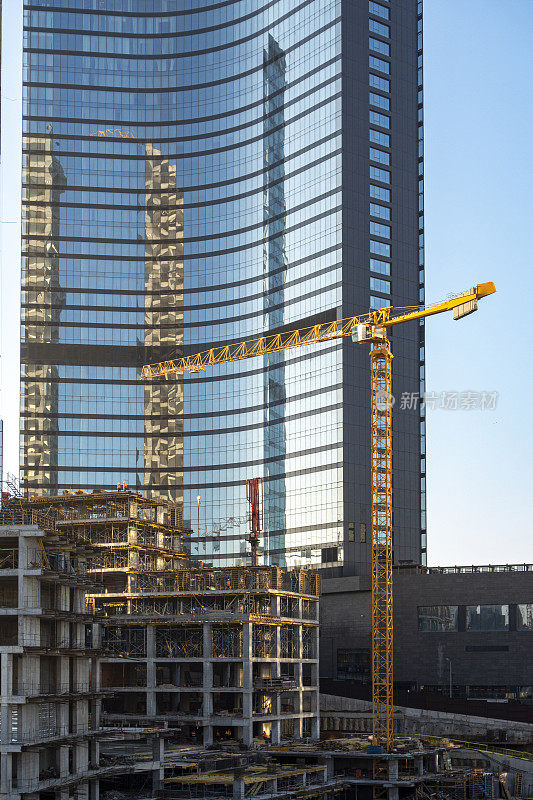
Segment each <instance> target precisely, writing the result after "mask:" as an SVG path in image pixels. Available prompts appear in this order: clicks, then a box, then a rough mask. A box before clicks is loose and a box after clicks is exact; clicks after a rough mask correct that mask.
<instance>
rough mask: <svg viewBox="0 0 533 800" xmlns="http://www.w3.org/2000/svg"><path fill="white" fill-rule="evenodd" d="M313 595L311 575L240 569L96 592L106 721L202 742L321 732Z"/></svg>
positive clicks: (142, 579) (196, 571)
mask: <svg viewBox="0 0 533 800" xmlns="http://www.w3.org/2000/svg"><path fill="white" fill-rule="evenodd" d="M318 593H319V583H318V576H317V575H315V574H313V573H311V574H310V573H306V572H302V571H296V572H292V573H286V572H283V571H282V570H281V569H279V568H278V567H237V568H228V569H207V568H192V569H188V570H185V569H181V570H178V571H177V572H175V573H174V574H173V575H172V576H168V577H166V576H164V575H161V574H159V573H153V572H145V573H143V575H142V576H141V575H139V576H138V585H137V591H130V592H128V593H122V594H110V593H109V592H108V593H107V594H105V593H104V594H100V595H95V596H94V597H93V598H92V601H93V602H94V607H95V610H96V612H97V615H98V627H99V628H101V644H102V648H103V650H104V652H105V655H104V657H103V658H102V662H101V674H102V683H103V685H104V686H105V687H107V688H112V689H113V693H112V695H111V696H109V697H108V698H106V699H105V700H104V712H105V719H106V721H107V722H108V723H109V724H115V723H117V722H118V721H119V720H129V722H130V724H141V725H159V726H164V727H168V728H174V729H175V732H176V734H179V736H178V738H179V739H181V740H183V741H190V742H196V741H202V742H203V744H205V745H208V744H211V743H212V742H213V741H221V740H223V739H235V740H239V741H241V742H243V743H244V744H245V745H251V744H252V741H253V739H254V737H255V738H257V737H259V739H260V740H261V741H263V742H264V741H265V740H269V741H272V742H279V741H281V740H282V739H288V738H301V737H303V736H311V737H318V735H319V725H318V713H319V709H318Z"/></svg>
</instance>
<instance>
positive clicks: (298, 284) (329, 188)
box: [21, 0, 421, 572]
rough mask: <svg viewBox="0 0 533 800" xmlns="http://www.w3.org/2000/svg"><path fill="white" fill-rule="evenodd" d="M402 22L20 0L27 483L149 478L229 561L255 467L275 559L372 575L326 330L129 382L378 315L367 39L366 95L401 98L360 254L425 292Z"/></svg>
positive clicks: (404, 523) (406, 375)
mask: <svg viewBox="0 0 533 800" xmlns="http://www.w3.org/2000/svg"><path fill="white" fill-rule="evenodd" d="M191 5H193V6H194V7H191ZM372 6H376V8H377V7H378V6H379V8H380V9H382V11H381V12H380V11H379V9H378V15H377V16H376V11H375V9H372ZM382 15H383V16H382ZM387 15H388V16H387ZM389 17H390V19H389ZM385 19H386V20H387V22H386V23H385V21H384V20H385ZM371 20H374V21H377V20H382V22H383V25H386V26H390V30H388V31H387V29H386V28H385V27H384V28H383V29H381V30H380V29H377V32H376V31H372V29H371V30H370V31H369V27H370V28H371ZM370 34H371V36H372V38H373V39H374V40H375V41H377V42H381V45H375V46H374V45H371V44H370V41H369V35H370ZM416 37H417V3H416V2H415V1H414V0H399V2H395V3H394V4H393V7H392V8H389V4H388V3H387V2H383V3H380V4H375V3H369V2H368V0H352V2H350V3H348V2H341V0H331V1H330V2H328V0H326V2H324V0H306V1H305V2H301V3H299V4H289V3H287V2H286V1H285V0H273V2H269V3H262V2H259V0H240V2H239V1H238V2H230V3H228V2H221V3H212V2H209V3H206V2H202V1H201V0H195V2H194V4H191V3H190V2H187V0H26V2H25V11H24V99H23V115H24V122H23V125H24V129H23V138H24V141H23V148H24V152H23V159H24V161H23V165H24V174H23V204H24V211H23V216H24V219H23V252H22V292H23V293H22V326H21V337H22V341H21V361H22V397H21V405H22V408H21V466H22V483H23V486H25V487H26V489H27V490H28V491H30V492H56V491H58V490H61V489H63V488H69V489H70V488H74V489H75V488H83V489H91V488H99V487H102V486H104V487H113V486H115V485H116V483H118V482H122V481H126V482H127V483H128V484H129V485H130V486H135V487H138V488H139V489H143V490H147V491H153V492H157V493H162V494H164V495H166V496H167V497H169V498H171V499H174V500H175V501H176V502H177V503H178V504H179V506H180V509H181V510H182V512H183V516H184V519H185V521H186V522H187V521H188V522H190V524H191V525H192V527H193V528H194V530H195V534H196V537H195V541H194V544H193V552H194V553H195V554H198V555H199V556H200V557H204V558H207V559H209V560H212V561H214V562H220V561H223V562H226V563H242V562H243V561H245V560H246V559H247V549H248V545H247V543H246V541H245V535H246V531H247V529H248V522H247V504H246V494H245V481H246V479H247V478H251V477H262V478H263V485H264V527H265V535H264V541H263V544H264V552H263V554H262V558H263V559H264V560H265V562H267V563H279V564H286V565H288V566H291V565H293V564H302V565H308V564H318V565H320V566H322V567H324V568H327V569H330V570H341V569H342V568H343V565H344V567H345V568H346V569H348V570H350V571H356V572H361V571H362V572H365V571H367V567H366V563H367V560H368V547H369V538H370V537H367V539H368V540H365V537H364V535H363V530H364V529H365V526H367V527H368V525H369V515H368V495H369V469H367V467H368V454H367V452H366V450H365V448H368V447H369V439H368V431H365V430H364V427H365V419H366V415H367V414H368V391H367V389H368V385H367V384H368V354H367V353H366V352H365V353H362V352H361V353H358V354H357V355H356V354H354V352H353V350H354V348H353V347H352V346H351V344H350V345H348V343H345V344H341V343H335V344H320V345H317V346H315V347H312V348H309V349H302V350H300V351H293V352H288V353H286V354H279V355H276V356H270V357H265V358H262V359H257V360H254V361H245V362H242V363H236V364H230V365H225V366H221V367H215V368H213V369H211V370H210V371H209V373H204V374H199V375H185V376H183V377H180V378H179V379H177V380H171V381H165V382H154V383H152V384H143V383H141V382H140V380H139V374H140V367H141V365H142V364H143V363H145V362H146V361H155V360H160V359H163V358H165V357H169V356H171V355H176V354H178V353H193V352H196V351H197V350H200V349H205V348H207V347H211V346H213V345H217V344H222V343H229V342H235V341H239V340H241V339H244V338H251V337H255V336H259V335H262V334H263V333H265V332H267V331H268V332H273V331H277V330H286V329H292V328H296V327H304V326H307V325H310V324H313V323H314V322H318V321H324V322H325V321H330V320H332V319H335V318H340V317H341V316H346V315H347V313H356V312H361V311H364V310H365V309H366V308H368V307H369V304H370V302H372V301H371V294H370V288H371V284H370V282H369V280H370V269H369V265H370V264H371V262H370V261H369V259H370V258H371V256H372V245H371V239H370V238H369V231H370V230H371V229H370V227H369V225H370V215H369V206H368V197H369V192H370V191H372V190H371V189H369V178H368V174H369V173H368V170H369V160H368V152H369V151H368V142H369V121H368V120H369V117H368V115H369V109H370V105H369V102H370V101H369V93H368V92H369V69H370V68H369V54H372V53H374V52H375V50H371V49H370V48H371V47H380V48H381V49H379V59H380V60H381V61H382V62H383V63H388V64H389V71H390V73H391V81H392V86H391V87H389V88H387V87H386V86H384V85H383V86H382V87H381V88H380V87H378V88H377V89H376V90H375V92H374V93H375V94H376V95H378V94H379V95H380V96H382V97H383V99H384V101H385V100H389V101H390V104H391V113H390V116H391V118H392V123H391V126H392V130H391V136H392V141H390V142H389V143H388V144H387V143H386V142H385V143H383V142H382V143H381V144H379V143H378V144H377V145H376V146H375V147H374V149H375V150H380V151H381V152H383V153H384V156H383V157H384V158H385V157H386V155H389V158H390V159H391V167H390V173H391V175H392V177H390V184H384V183H383V182H380V181H379V178H380V175H379V174H377V173H376V174H377V175H378V177H377V178H376V180H375V181H373V184H374V185H375V186H376V187H378V188H383V189H386V188H387V186H388V189H389V191H391V192H392V199H391V197H389V200H388V201H387V200H386V199H385V200H384V201H383V202H382V204H381V205H382V208H383V209H384V211H383V212H382V213H383V214H386V213H387V209H389V211H390V209H392V221H391V223H390V225H391V226H392V247H393V250H392V255H391V253H390V251H389V255H386V254H384V255H379V256H378V255H376V254H374V256H372V257H373V258H374V261H377V259H378V258H379V260H380V261H381V263H383V264H385V265H387V264H388V265H389V270H388V272H387V271H386V270H387V267H386V266H385V267H383V269H384V270H385V271H386V274H387V276H390V280H389V277H387V278H386V279H384V280H385V282H384V283H383V285H381V284H377V286H378V289H377V290H376V291H377V294H375V293H374V290H373V291H372V296H375V297H380V289H383V288H385V289H386V290H387V288H388V290H389V291H390V295H387V294H386V293H385V294H382V295H381V296H382V297H383V298H385V297H387V298H388V297H389V296H390V298H391V301H392V302H393V303H397V301H401V302H398V304H407V303H412V302H416V301H417V300H418V289H419V283H418V279H419V271H418V263H417V257H416V255H415V256H414V257H413V258H412V257H411V250H412V247H415V248H417V247H418V220H417V219H416V220H415V222H414V223H413V217H412V215H411V211H410V209H411V206H413V205H415V204H417V203H418V166H417V147H418V144H417V140H416V135H417V134H416V130H417V129H416V125H417V94H416V83H417V64H416V57H414V56H413V55H412V54H413V52H415V51H416ZM386 47H389V55H387V54H386V52H383V50H386ZM376 57H377V54H376ZM376 63H377V62H376ZM354 68H355V73H356V74H355V73H354V74H353V75H352V72H353V71H354ZM384 69H385V68H384ZM395 72H396V73H397V74H396V76H395ZM370 74H373V75H375V76H376V77H377V76H379V75H380V74H381V73H380V72H379V70H377V69H374V68H371V69H370ZM394 77H396V81H395V82H394ZM413 85H414V86H415V89H414V93H413V94H411V87H412V86H413ZM402 93H405V95H406V96H405V97H404V96H403V94H402ZM406 121H407V125H406ZM378 122H379V120H378ZM412 125H414V131H415V133H414V143H413V141H411V128H412ZM395 126H396V127H397V129H398V137H397V139H396V140H395V139H394V135H393V134H394V127H395ZM372 129H373V130H375V131H376V132H380V131H381V130H382V129H381V128H380V127H379V126H377V125H375V126H374V125H373V126H372ZM401 131H403V133H401ZM341 148H342V153H343V155H342V156H341ZM395 148H396V149H395ZM383 168H384V169H385V167H383ZM406 176H407V177H406ZM381 177H383V176H381ZM413 181H414V183H413ZM413 186H414V189H413ZM395 193H396V196H395ZM365 197H366V200H365ZM395 203H396V205H395ZM402 204H404V205H405V206H406V207H407V208H408V212H403V211H400V209H401V207H402ZM389 218H390V216H389ZM377 230H378V234H377V236H376V238H374V236H372V240H374V241H375V242H378V243H379V244H382V245H386V244H387V241H386V240H385V239H384V238H383V237H382V236H380V234H383V233H384V231H385V229H383V230H381V229H377ZM395 242H396V243H397V244H395ZM395 246H396V247H397V252H396V253H395V251H394V247H395ZM383 249H384V250H386V247H384V248H383ZM395 258H397V263H396V261H395ZM391 265H392V267H391ZM391 272H392V273H393V274H392V275H391ZM387 281H389V284H390V285H389V287H387ZM352 308H353V311H352ZM398 338H400V337H398ZM419 355H420V348H419V341H418V331H416V343H415V340H414V338H413V337H411V339H409V338H408V337H405V344H404V346H403V349H402V350H401V351H400V353H398V363H399V372H400V374H401V376H403V377H402V380H401V381H400V382H402V381H403V384H404V385H407V384H409V386H410V387H411V389H412V390H413V386H414V385H415V383H416V386H415V389H418V380H419ZM395 362H396V359H395ZM415 378H416V380H415ZM417 413H418V412H417ZM411 416H413V415H411ZM411 416H409V422H408V424H407V422H405V421H404V420H402V419H401V418H400V419H399V421H398V428H397V429H398V432H399V448H398V456H397V459H396V462H395V463H396V466H397V469H398V470H399V471H400V472H402V471H403V472H402V475H403V477H401V479H400V484H401V485H399V495H398V496H399V498H400V502H399V504H398V507H397V509H395V515H396V517H395V520H396V519H397V520H398V525H399V528H398V530H399V531H400V533H401V536H402V537H403V536H404V533H403V531H404V530H406V531H407V530H409V533H408V535H407V538H406V540H405V541H406V544H405V547H403V549H399V550H398V557H399V558H405V557H406V556H407V557H408V558H411V559H413V560H419V558H420V521H419V514H420V487H421V484H420V427H419V426H420V423H419V420H418V418H417V420H416V431H415V432H413V430H411ZM395 424H396V420H395ZM405 425H407V427H406V429H405V430H403V428H402V426H404V427H405ZM413 465H415V466H413ZM415 473H416V475H415ZM402 482H403V483H402ZM403 484H405V487H403ZM198 495H200V497H201V501H200V513H199V514H198V504H197V496H198ZM413 509H415V511H416V516H417V517H418V519H417V522H416V524H414V523H413ZM198 529H199V530H198ZM354 531H357V537H355V536H354V533H353V532H354ZM417 537H418V538H417ZM402 541H403V539H402Z"/></svg>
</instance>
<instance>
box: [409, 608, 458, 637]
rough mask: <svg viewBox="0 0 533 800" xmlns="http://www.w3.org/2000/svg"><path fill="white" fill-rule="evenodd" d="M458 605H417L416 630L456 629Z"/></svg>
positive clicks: (444, 630) (439, 631)
mask: <svg viewBox="0 0 533 800" xmlns="http://www.w3.org/2000/svg"><path fill="white" fill-rule="evenodd" d="M458 608H459V607H458V606H418V630H419V631H435V632H437V633H447V632H448V631H456V630H457V629H458V618H459V617H458Z"/></svg>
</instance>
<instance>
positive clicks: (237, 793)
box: [233, 778, 245, 800]
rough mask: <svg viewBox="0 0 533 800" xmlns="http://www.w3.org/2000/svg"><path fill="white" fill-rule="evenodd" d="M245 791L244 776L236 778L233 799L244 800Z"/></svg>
mask: <svg viewBox="0 0 533 800" xmlns="http://www.w3.org/2000/svg"><path fill="white" fill-rule="evenodd" d="M244 792H245V787H244V778H235V779H234V781H233V800H242V798H243V797H244Z"/></svg>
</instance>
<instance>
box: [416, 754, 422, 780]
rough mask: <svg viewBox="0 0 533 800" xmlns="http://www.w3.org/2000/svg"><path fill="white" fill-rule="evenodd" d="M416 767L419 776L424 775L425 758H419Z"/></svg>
mask: <svg viewBox="0 0 533 800" xmlns="http://www.w3.org/2000/svg"><path fill="white" fill-rule="evenodd" d="M415 765H416V770H417V774H418V775H423V774H424V756H417V757H416V759H415Z"/></svg>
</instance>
